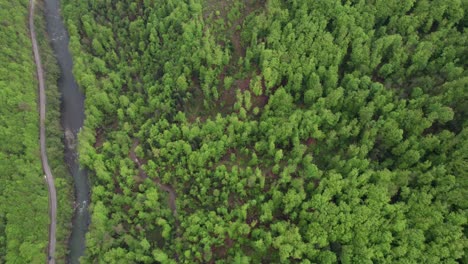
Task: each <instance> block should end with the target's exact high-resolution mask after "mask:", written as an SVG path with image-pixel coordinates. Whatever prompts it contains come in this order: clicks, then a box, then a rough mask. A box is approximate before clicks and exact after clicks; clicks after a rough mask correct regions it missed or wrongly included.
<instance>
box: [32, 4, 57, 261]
mask: <svg viewBox="0 0 468 264" xmlns="http://www.w3.org/2000/svg"><path fill="white" fill-rule="evenodd" d="M29 31H30V32H31V41H32V47H33V53H34V61H35V63H36V69H37V79H38V81H39V118H40V128H39V141H40V145H41V162H42V168H43V169H44V173H45V179H46V181H47V187H48V189H49V217H50V224H49V246H48V251H47V263H49V264H55V244H56V235H55V234H56V230H57V194H56V191H55V184H54V177H53V176H52V172H51V171H50V167H49V162H48V159H47V151H46V134H45V115H46V96H45V84H44V72H43V70H42V63H41V57H40V54H39V48H38V45H37V39H36V32H35V30H34V0H30V1H29Z"/></svg>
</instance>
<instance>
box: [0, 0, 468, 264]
mask: <svg viewBox="0 0 468 264" xmlns="http://www.w3.org/2000/svg"><path fill="white" fill-rule="evenodd" d="M23 2H24V1H23ZM63 3H64V6H63V9H62V10H63V13H64V17H65V19H66V21H67V27H68V30H69V33H70V35H71V39H70V49H71V50H72V53H73V56H74V63H75V65H74V74H75V77H76V79H77V81H78V83H79V85H80V87H81V88H82V89H83V90H84V91H85V94H86V103H85V104H86V121H85V126H84V128H83V129H82V131H81V134H80V138H79V151H80V162H81V164H82V165H83V166H86V167H87V168H89V169H90V170H91V171H92V173H91V175H90V180H91V181H92V185H93V187H92V204H91V210H92V221H91V225H90V231H89V233H88V235H87V250H86V255H85V256H84V257H83V259H82V263H304V264H305V263H454V264H455V263H468V256H467V254H466V252H467V246H468V240H467V219H468V211H467V209H468V207H467V206H468V204H467V197H468V193H467V192H468V175H467V172H468V130H467V125H468V123H467V117H468V104H467V101H468V100H467V99H468V88H467V86H468V74H467V70H466V66H467V61H468V43H467V42H468V36H467V34H468V32H467V25H468V15H467V12H468V4H467V3H468V2H466V1H461V0H315V1H312V0H289V1H283V0H245V1H239V0H227V1H214V0H187V1H174V0H168V1H155V0H132V1H130V0H118V1H111V0H101V1H95V0H82V1H71V0H64V1H63ZM15 11H16V10H15ZM20 18H21V16H20ZM21 22H22V21H21V19H20V20H19V23H21ZM3 23H5V22H3ZM8 23H11V22H8ZM13 33H14V32H13ZM10 34H11V33H10ZM0 39H2V41H4V40H3V38H0ZM20 48H21V47H20ZM17 50H21V49H15V51H17ZM25 54H27V51H25ZM4 56H9V55H8V54H6V55H4ZM10 56H11V55H10ZM28 63H29V64H28V65H27V72H32V69H31V67H32V66H31V65H30V62H29V61H28ZM24 67H26V66H24ZM12 71H13V70H10V71H9V74H8V76H9V78H14V76H15V75H12V74H11V72H12ZM13 72H20V70H19V69H16V70H15V71H13ZM2 75H5V73H3V74H2ZM28 76H29V75H28ZM30 77H31V78H30V79H28V80H29V82H30V84H29V85H32V83H33V81H32V76H30ZM21 80H22V81H25V79H24V78H23V79H21ZM3 83H4V82H3ZM15 90H16V91H18V90H21V89H15ZM7 91H8V90H7ZM11 91H13V90H11ZM2 93H5V89H2ZM26 97H27V98H31V97H32V95H29V96H26ZM2 98H4V97H2ZM2 100H4V99H2ZM20 102H21V101H20ZM10 103H11V102H10ZM11 104H13V105H12V107H16V105H14V104H18V102H13V103H11ZM30 104H31V108H34V106H33V102H30ZM28 105H29V104H28ZM15 114H17V115H22V116H25V115H26V114H27V115H28V118H33V117H30V116H29V114H30V113H29V112H26V113H25V112H16V113H15ZM2 116H4V115H2ZM22 116H18V118H26V117H22ZM2 122H4V121H2ZM21 129H25V128H23V127H21ZM35 129H36V127H32V128H31V131H32V132H31V131H28V133H29V132H31V133H33V134H34V130H35ZM2 133H6V132H2ZM12 133H14V134H11V135H19V133H17V132H12ZM25 133H26V132H25ZM3 135H4V134H3ZM3 135H2V136H1V138H2V140H5V136H3ZM28 135H29V134H28ZM14 138H15V137H13V136H8V139H9V140H10V142H11V141H12V140H14ZM21 142H25V141H24V140H22V141H21ZM26 142H29V141H26ZM0 145H1V146H2V148H3V146H4V145H5V144H0ZM9 145H11V144H9ZM18 145H21V144H20V143H18ZM31 146H33V149H34V150H36V149H35V147H36V146H35V145H34V144H32V143H31ZM21 151H23V152H24V150H22V149H21V148H17V149H7V150H3V149H2V155H7V154H4V153H9V154H8V155H15V153H16V155H19V153H22V152H21ZM30 153H31V152H28V155H29V154H30ZM24 159H25V157H24V156H23V157H22V158H21V159H18V162H31V161H30V160H31V158H30V159H29V160H24ZM0 160H2V161H3V160H5V159H4V158H2V159H0ZM22 164H23V163H21V164H19V166H20V167H21V168H22V170H21V172H23V171H24V169H26V167H24V166H22ZM34 164H36V163H34ZM2 166H3V167H5V166H6V167H7V169H3V170H2V172H5V171H9V172H12V171H14V168H11V167H8V166H11V163H8V164H4V165H2ZM27 168H28V169H29V170H32V169H33V168H35V169H36V170H35V171H34V173H36V174H37V173H39V169H38V168H37V166H35V167H27ZM26 173H27V172H24V174H26ZM29 176H31V173H28V177H29ZM0 186H1V187H0V188H2V189H0V190H1V191H2V192H7V191H8V187H7V188H5V187H4V186H5V185H3V184H2V185H0ZM7 186H8V185H7ZM36 201H37V202H38V200H36ZM40 201H41V202H43V200H40ZM1 205H5V203H4V202H2V203H1ZM12 217H13V216H12ZM3 218H5V216H3ZM2 228H3V229H5V228H4V226H3V227H2V226H0V230H2ZM7 236H8V229H7Z"/></svg>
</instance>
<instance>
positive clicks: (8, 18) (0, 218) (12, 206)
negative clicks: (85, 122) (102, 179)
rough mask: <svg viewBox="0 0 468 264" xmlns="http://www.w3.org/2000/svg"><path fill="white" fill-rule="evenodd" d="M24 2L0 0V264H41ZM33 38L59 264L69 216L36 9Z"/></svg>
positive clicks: (35, 120)
mask: <svg viewBox="0 0 468 264" xmlns="http://www.w3.org/2000/svg"><path fill="white" fill-rule="evenodd" d="M28 4H29V1H28V0H21V1H6V0H0V62H1V63H0V263H44V261H45V260H46V258H47V256H46V250H45V249H46V247H47V239H48V233H47V232H48V225H49V216H48V200H47V199H48V193H47V186H46V184H45V181H44V173H43V171H42V166H41V159H40V152H39V113H38V106H37V85H38V84H37V80H36V66H35V64H34V59H33V57H32V56H33V55H32V46H31V40H30V36H29V29H28V6H29V5H28ZM37 10H38V12H37V14H36V23H35V24H36V32H37V36H38V42H39V45H40V52H41V57H42V61H43V64H44V69H45V71H46V74H45V75H46V84H47V91H46V94H47V102H48V105H47V112H46V114H47V116H46V125H47V126H46V134H47V146H48V147H47V152H48V156H49V163H50V167H51V169H52V173H53V174H54V176H55V181H56V187H57V193H58V195H57V199H58V210H59V212H58V224H57V225H58V230H57V243H58V245H57V253H56V256H57V259H58V261H63V260H64V259H63V258H64V256H65V253H66V243H67V240H68V235H69V231H68V229H69V223H70V220H71V219H70V218H71V212H72V205H71V202H70V200H71V199H70V198H71V182H70V178H69V176H68V174H67V168H66V166H65V164H64V161H63V145H62V142H61V137H62V134H63V133H62V131H61V129H60V122H59V121H60V112H59V110H60V100H59V99H60V98H59V93H58V90H57V86H56V83H57V77H58V68H57V66H56V65H55V58H54V57H53V55H52V53H51V49H50V47H49V46H48V41H47V39H46V34H45V29H44V25H45V23H44V18H43V16H42V7H40V6H39V7H38V8H37Z"/></svg>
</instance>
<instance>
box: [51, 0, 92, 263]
mask: <svg viewBox="0 0 468 264" xmlns="http://www.w3.org/2000/svg"><path fill="white" fill-rule="evenodd" d="M45 13H46V22H47V32H48V35H49V38H50V41H51V42H52V48H53V50H54V53H55V56H56V57H57V60H58V63H59V67H60V70H61V76H60V79H59V83H58V85H59V88H60V91H61V93H62V109H61V111H62V116H61V122H62V127H63V128H64V131H65V159H66V162H67V164H68V166H69V168H70V172H71V174H72V176H73V180H74V185H75V211H74V216H73V227H72V233H71V237H70V241H69V248H70V253H69V256H68V261H69V263H72V264H75V263H79V261H78V259H79V257H80V256H82V255H83V253H84V250H85V247H86V246H85V242H86V241H85V235H86V231H87V230H88V224H89V222H90V216H89V212H88V205H89V193H90V186H89V182H88V176H87V172H86V171H85V170H84V169H80V167H79V164H78V154H77V150H76V138H77V137H76V136H77V133H78V132H79V130H80V128H81V127H82V126H83V120H84V118H85V116H84V95H83V93H82V92H81V91H80V89H79V88H78V85H77V84H76V81H75V77H74V76H73V73H72V67H73V61H72V57H71V55H70V52H69V50H68V43H69V37H68V32H67V31H66V28H65V26H64V24H63V21H62V17H61V14H60V0H45Z"/></svg>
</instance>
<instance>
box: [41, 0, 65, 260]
mask: <svg viewBox="0 0 468 264" xmlns="http://www.w3.org/2000/svg"><path fill="white" fill-rule="evenodd" d="M35 25H36V35H37V41H38V43H39V49H40V54H41V59H42V64H43V69H44V79H45V84H46V98H47V105H46V121H45V124H46V144H47V155H48V158H49V165H50V168H51V170H52V174H53V175H54V178H55V188H56V191H57V238H56V239H57V245H56V252H55V256H56V261H57V263H64V262H65V259H66V256H67V254H68V251H69V249H68V240H69V237H70V233H71V219H72V215H73V182H72V177H71V175H70V173H69V169H68V166H67V164H66V163H65V159H64V151H65V148H64V136H63V135H64V131H63V129H62V127H61V125H60V117H61V113H60V110H61V107H60V105H61V100H60V96H61V94H60V91H59V87H58V85H57V83H58V80H59V77H60V69H59V67H58V62H57V59H56V58H55V56H54V53H53V50H52V46H51V44H50V37H49V36H48V34H47V32H46V21H45V9H44V2H43V1H38V2H36V12H35Z"/></svg>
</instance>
